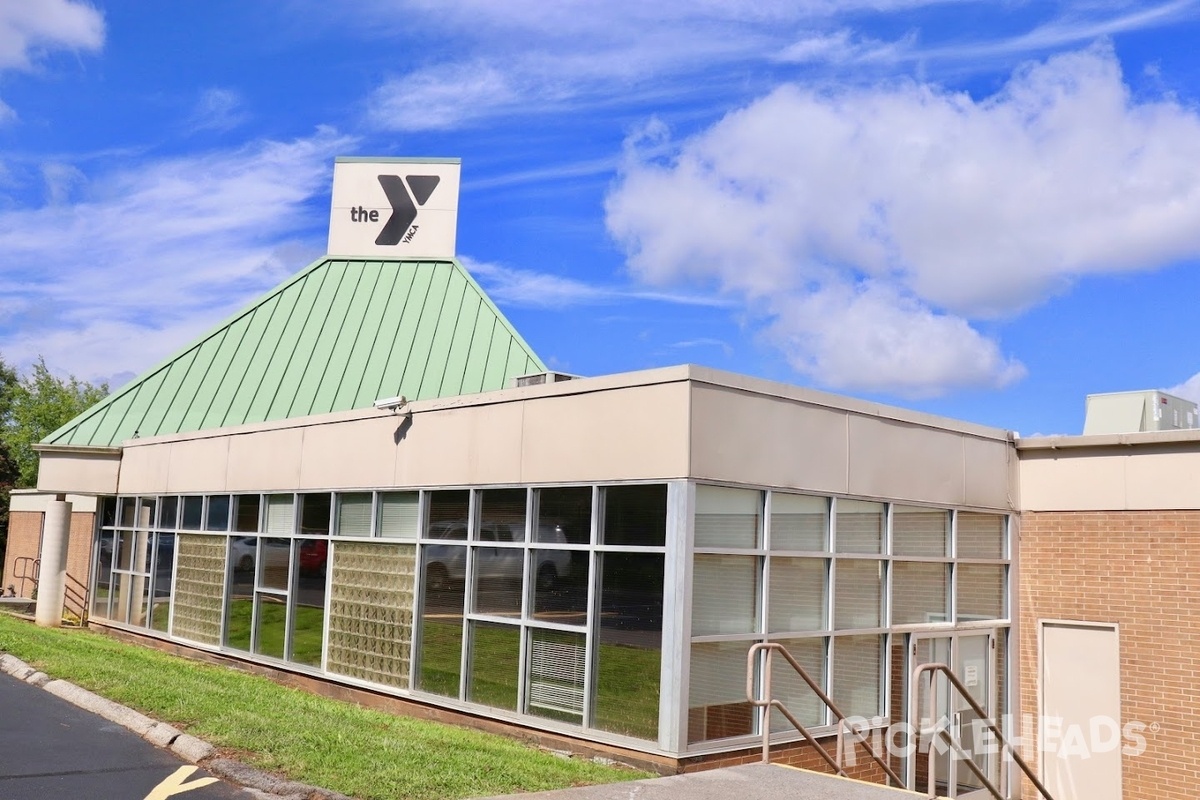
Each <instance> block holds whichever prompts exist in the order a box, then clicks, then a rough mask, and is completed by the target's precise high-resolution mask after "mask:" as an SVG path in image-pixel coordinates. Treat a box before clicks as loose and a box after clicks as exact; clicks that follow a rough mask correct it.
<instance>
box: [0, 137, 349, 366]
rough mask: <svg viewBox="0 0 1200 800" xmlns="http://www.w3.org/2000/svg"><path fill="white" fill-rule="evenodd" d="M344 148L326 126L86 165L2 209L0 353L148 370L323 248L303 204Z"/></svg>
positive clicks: (317, 191) (321, 187) (24, 359)
mask: <svg viewBox="0 0 1200 800" xmlns="http://www.w3.org/2000/svg"><path fill="white" fill-rule="evenodd" d="M352 146H353V141H352V140H351V139H348V138H347V137H344V136H341V135H339V134H338V133H336V132H335V131H332V130H329V129H321V130H318V131H317V132H316V133H315V134H314V135H312V136H309V137H306V138H301V139H297V140H293V141H289V142H273V141H257V142H252V143H250V144H248V145H246V146H244V147H241V148H237V149H231V150H222V151H216V152H211V153H206V154H200V155H195V156H187V157H180V158H170V159H160V160H157V161H147V162H141V163H139V164H137V165H136V166H133V167H130V168H127V169H123V170H117V171H112V172H104V173H100V174H95V175H89V176H86V185H84V187H83V189H82V190H80V191H82V193H83V194H84V196H83V197H82V198H81V199H78V200H77V201H74V202H63V201H62V198H61V197H59V198H57V200H58V201H57V202H50V203H48V204H46V205H44V206H42V207H40V208H35V209H12V210H3V211H0V250H2V251H3V252H4V253H5V258H4V260H3V262H0V298H2V299H0V353H2V354H3V355H4V357H5V359H6V360H7V361H9V362H11V363H17V364H28V363H29V362H31V361H32V360H33V359H35V358H36V357H37V356H38V355H39V354H41V355H44V356H45V357H46V361H47V363H48V364H49V365H50V366H51V368H53V369H55V370H56V371H62V372H72V373H74V374H76V375H79V376H80V377H83V378H88V379H94V378H97V377H105V376H108V375H114V374H119V373H131V372H132V373H139V372H141V371H143V370H144V369H145V368H146V366H147V362H148V360H151V359H157V358H163V357H165V356H167V355H169V354H170V352H171V351H173V350H174V349H176V348H178V347H180V346H182V345H183V344H185V343H186V342H187V341H189V340H190V339H191V338H193V337H195V336H196V335H198V334H199V333H201V332H202V331H204V330H205V329H207V328H209V327H211V326H212V325H213V324H215V323H216V322H217V321H219V320H220V319H221V318H223V317H224V316H226V315H228V314H231V313H233V312H234V311H236V310H238V309H239V308H240V307H242V306H243V305H244V304H245V303H246V302H247V301H248V300H250V299H252V298H253V297H254V296H255V295H257V294H258V293H260V292H262V291H264V290H266V289H269V288H270V287H272V286H274V285H275V284H276V283H278V282H279V281H280V280H281V279H282V278H284V277H285V276H286V275H287V274H289V273H291V272H293V271H294V270H295V268H296V266H297V265H298V264H300V265H303V264H304V263H306V262H305V261H304V258H306V257H307V258H308V259H310V260H311V259H312V258H315V257H316V256H318V255H319V254H320V253H321V252H323V241H321V239H322V237H323V235H324V231H323V230H319V231H318V230H314V228H320V227H321V223H320V222H317V224H316V225H314V224H312V223H313V221H314V220H320V219H321V217H320V213H319V212H318V211H315V209H314V208H313V207H312V205H310V203H311V201H314V199H315V198H318V197H321V196H323V195H325V193H326V192H327V191H328V186H329V175H330V169H331V167H332V164H333V158H334V156H335V155H336V154H337V153H340V152H344V151H345V150H347V149H349V148H350V147H352ZM75 173H77V174H76V175H75V178H76V179H77V180H79V181H82V180H84V176H83V173H81V172H79V171H78V170H75ZM320 207H321V206H319V205H318V206H316V208H320Z"/></svg>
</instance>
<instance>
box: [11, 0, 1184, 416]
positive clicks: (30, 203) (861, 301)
mask: <svg viewBox="0 0 1200 800" xmlns="http://www.w3.org/2000/svg"><path fill="white" fill-rule="evenodd" d="M1196 41H1200V2H1192V1H1190V0H1186V1H1185V0H1176V1H1175V2H1162V3H1137V2H1120V1H1118V0H1112V1H1107V0H1079V1H1078V2H1059V3H1053V2H1019V1H1018V0H1012V2H969V1H967V0H942V1H941V2H925V1H923V0H849V1H848V2H834V0H825V1H822V0H792V1H791V2H775V1H774V0H757V1H756V2H754V3H749V2H725V1H723V0H697V1H696V2H671V1H670V0H668V1H667V2H660V3H644V2H639V1H637V0H607V1H606V2H599V1H597V2H590V3H584V2H550V1H549V0H505V2H492V1H491V0H463V1H462V2H452V1H451V0H443V1H442V2H435V1H433V0H414V1H412V2H402V1H401V0H354V2H347V3H329V2H326V1H323V0H279V1H278V2H247V1H246V0H238V2H233V1H232V0H205V1H204V2H194V1H192V0H187V1H181V2H172V3H146V2H134V0H122V1H119V2H118V1H114V2H101V1H100V0H93V2H90V3H88V2H83V0H36V2H30V0H0V252H3V253H4V257H3V259H2V260H0V354H3V356H4V357H5V359H6V360H8V361H10V362H14V363H17V364H19V365H28V364H29V363H31V362H32V361H33V360H34V359H36V358H37V357H38V356H39V355H42V356H44V357H45V359H46V361H47V363H48V364H49V365H50V366H51V368H52V369H54V370H55V371H57V372H60V373H64V374H65V373H68V372H70V373H74V374H76V375H78V376H80V377H83V378H87V379H91V380H109V381H110V382H112V383H114V384H119V383H121V382H123V381H125V380H128V379H129V378H131V377H132V376H133V375H136V374H137V373H139V372H141V371H142V370H144V369H146V368H147V367H149V366H151V365H152V364H154V363H156V362H158V361H159V360H161V359H163V358H165V357H167V356H168V355H170V354H171V353H172V352H174V351H175V350H177V349H178V348H180V347H182V346H183V345H184V344H186V343H187V342H188V341H190V340H191V339H192V338H194V337H195V336H197V335H198V334H200V333H202V332H203V331H205V330H207V329H208V328H210V327H212V326H213V325H214V324H216V323H217V322H219V321H220V320H222V319H224V318H225V317H227V316H228V315H230V314H231V313H233V312H234V311H236V310H237V309H238V308H240V307H242V306H244V305H245V304H246V303H248V302H249V301H251V300H252V299H253V298H255V297H256V296H258V295H259V294H260V293H262V292H264V291H266V290H268V289H269V288H271V287H272V286H274V285H275V284H276V283H278V282H279V281H281V280H282V279H284V278H285V277H287V276H288V275H290V274H292V273H293V272H295V271H297V270H299V269H301V268H302V267H304V266H306V265H307V264H308V263H310V261H311V260H313V259H314V258H316V257H317V256H319V255H320V254H321V253H322V252H323V249H324V244H325V235H326V226H327V221H328V209H329V186H330V176H331V169H332V163H333V159H334V157H335V156H337V155H386V156H457V157H461V158H462V161H463V174H462V175H463V183H462V195H461V205H460V213H459V233H458V249H459V253H460V255H461V257H462V258H463V260H464V263H465V264H467V266H468V268H469V269H471V270H472V271H473V272H474V273H475V274H476V276H477V277H478V278H479V280H480V282H481V283H482V284H483V285H484V287H485V288H487V289H488V290H489V292H490V293H491V294H492V296H493V297H494V298H495V299H496V301H497V302H498V304H499V305H500V306H501V308H502V309H503V310H504V311H505V313H506V314H507V315H508V316H509V317H510V319H511V320H512V321H513V323H514V324H515V325H516V326H517V328H518V329H519V330H520V331H521V332H522V333H523V335H524V336H525V338H526V339H527V340H528V341H529V342H530V344H531V345H532V346H533V347H534V348H535V350H537V351H538V352H539V353H540V354H541V355H542V357H543V358H544V359H546V360H547V361H548V362H549V363H550V364H551V365H552V366H553V367H555V368H558V369H562V370H565V371H569V372H576V373H580V374H584V375H595V374H604V373H609V372H617V371H625V370H633V369H641V368H647V367H655V366H665V365H669V364H677V363H686V362H691V363H698V364H705V365H708V366H713V367H718V368H722V369H730V370H734V371H738V372H744V373H749V374H753V375H759V376H763V377H767V378H771V379H775V380H781V381H786V382H789V383H796V384H801V385H806V386H813V387H817V388H821V389H826V390H829V391H835V392H842V393H846V394H852V395H855V396H859V397H865V398H868V399H872V400H878V401H881V402H887V403H895V404H899V405H903V406H906V407H910V408H917V409H921V410H926V411H930V412H933V413H938V414H945V415H949V416H953V417H958V418H962V419H967V420H972V421H976V422H982V423H986V424H991V425H997V426H1001V427H1006V428H1010V429H1015V430H1018V431H1020V432H1022V433H1023V434H1026V435H1029V434H1033V433H1045V434H1049V433H1077V432H1078V431H1079V430H1080V429H1081V428H1082V422H1083V403H1084V397H1085V395H1086V394H1088V393H1089V392H1101V391H1122V390H1132V389H1143V388H1168V389H1173V390H1175V391H1178V392H1180V393H1183V394H1186V395H1189V396H1192V397H1193V398H1195V399H1200V376H1198V373H1200V350H1198V349H1197V348H1196V347H1195V344H1194V342H1195V339H1196V330H1197V326H1196V312H1195V310H1194V309H1195V307H1196V301H1197V299H1198V298H1200V269H1198V268H1197V267H1198V266H1200V55H1196V49H1195V47H1194V43H1195V42H1196Z"/></svg>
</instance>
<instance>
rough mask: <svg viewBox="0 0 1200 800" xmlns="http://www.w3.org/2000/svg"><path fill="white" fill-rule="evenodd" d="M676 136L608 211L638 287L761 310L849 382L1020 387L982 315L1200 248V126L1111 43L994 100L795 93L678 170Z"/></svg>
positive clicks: (739, 115)
mask: <svg viewBox="0 0 1200 800" xmlns="http://www.w3.org/2000/svg"><path fill="white" fill-rule="evenodd" d="M661 136H662V134H661V131H657V130H655V129H651V131H650V133H649V135H648V140H649V145H650V152H651V155H643V152H642V150H641V149H640V148H641V143H640V142H638V141H635V142H633V143H632V144H631V146H630V150H629V153H628V155H627V162H626V164H625V166H624V167H623V173H622V176H621V179H620V182H619V183H618V185H617V186H616V187H615V189H614V190H613V192H612V193H611V194H610V196H609V198H608V202H607V214H608V216H607V222H608V226H609V229H610V231H611V232H612V234H613V235H614V236H615V237H616V238H617V240H618V241H619V242H620V243H621V244H622V245H623V246H624V248H625V249H626V251H627V253H628V256H629V264H630V267H631V269H632V270H633V271H634V273H635V275H637V276H639V277H641V278H642V279H644V280H646V281H649V282H651V283H653V284H657V285H662V286H679V285H689V284H691V285H694V284H700V285H706V286H707V285H712V284H716V285H717V286H719V287H720V288H721V289H722V290H724V291H726V292H728V293H730V294H731V295H733V296H737V297H740V298H742V299H743V300H744V302H746V303H747V304H748V305H749V306H750V307H751V308H753V309H755V310H757V311H759V312H760V313H763V314H765V315H767V316H768V317H770V318H771V319H773V320H774V321H773V322H772V323H771V324H770V328H769V336H770V337H771V338H772V340H774V341H776V342H777V343H780V344H781V345H782V346H783V347H784V349H785V352H786V353H787V354H788V357H789V359H790V360H791V361H792V363H793V364H794V365H795V366H796V367H797V368H798V369H800V370H801V371H802V372H804V373H806V374H808V375H810V376H812V377H813V378H815V379H816V380H818V381H820V382H822V383H825V384H828V385H830V386H835V387H846V388H875V389H889V388H890V389H891V390H894V391H902V392H904V393H907V394H921V393H936V392H938V391H941V390H945V389H947V388H951V387H959V386H988V385H992V386H996V385H1003V384H1004V383H1006V382H1009V381H1011V380H1014V379H1015V378H1017V377H1019V376H1020V374H1021V369H1022V368H1021V367H1020V365H1019V364H1018V363H1017V362H1015V361H1013V360H1011V359H1009V358H1005V357H1004V356H1002V355H1001V354H1000V350H999V346H998V345H997V343H996V342H995V341H992V340H990V339H988V338H987V337H986V336H984V335H983V334H981V333H979V332H978V331H977V330H975V329H973V328H972V327H971V326H970V324H969V322H968V320H970V319H979V318H985V317H1001V318H1003V317H1008V316H1011V315H1014V314H1016V313H1019V312H1020V311H1021V310H1023V309H1025V308H1027V307H1029V306H1031V305H1033V304H1036V303H1038V302H1040V301H1042V300H1044V299H1045V298H1046V297H1048V296H1049V295H1050V294H1051V293H1053V292H1055V291H1060V290H1062V289H1064V288H1065V287H1067V286H1069V285H1070V283H1071V282H1072V281H1073V280H1074V279H1076V278H1078V277H1080V276H1083V275H1089V274H1097V273H1109V272H1120V271H1135V270H1146V269H1153V268H1156V267H1158V266H1161V265H1163V264H1166V263H1171V262H1173V261H1176V260H1180V259H1183V258H1187V257H1191V256H1196V255H1200V225H1197V224H1196V220H1197V219H1200V116H1198V115H1197V113H1196V111H1195V110H1193V109H1190V108H1187V107H1184V106H1182V105H1180V104H1178V103H1177V102H1175V101H1173V100H1171V99H1164V100H1158V101H1136V100H1134V99H1133V98H1132V97H1131V96H1130V92H1129V90H1128V88H1127V87H1126V86H1125V85H1124V83H1123V80H1122V75H1121V71H1120V67H1119V65H1118V63H1117V60H1116V58H1115V56H1114V55H1113V53H1112V52H1111V50H1110V49H1108V48H1106V47H1104V46H1097V47H1093V48H1091V49H1088V50H1085V51H1082V52H1076V53H1069V54H1065V55H1060V56H1057V57H1054V58H1051V59H1049V60H1048V61H1046V62H1044V63H1036V64H1030V65H1026V66H1024V67H1022V68H1020V69H1018V70H1017V71H1016V72H1015V73H1014V74H1013V76H1012V78H1011V80H1010V81H1009V83H1008V84H1007V86H1005V87H1004V88H1003V89H1002V90H1001V91H1000V92H999V93H997V94H996V95H994V96H992V97H987V98H983V99H978V100H977V99H973V98H971V97H969V96H967V95H966V94H962V93H955V92H950V91H946V90H943V89H941V88H939V87H937V86H933V85H928V84H918V83H915V82H911V81H898V82H893V83H888V84H883V85H877V86H875V87H871V88H858V89H845V90H841V91H835V92H829V91H823V92H819V91H815V90H812V89H806V88H803V87H799V86H795V85H787V86H783V87H781V88H780V89H778V90H776V91H775V92H772V93H771V94H770V95H768V96H767V97H764V98H763V99H761V100H759V101H757V102H755V103H753V104H751V105H750V106H748V107H746V108H744V109H741V110H739V111H736V112H733V113H731V114H729V115H727V116H726V117H725V118H724V119H723V120H721V121H720V122H719V123H717V124H716V125H714V126H712V127H711V128H710V129H708V130H706V131H704V132H703V133H701V134H700V135H697V136H695V137H693V138H691V139H688V140H685V141H683V142H681V143H677V144H676V145H675V152H674V155H673V157H671V158H669V159H663V158H662V157H661V156H659V155H658V153H660V152H661V148H662V145H663V142H662V141H661ZM817 314H819V315H821V320H825V319H827V320H830V322H828V323H826V322H823V321H821V320H818V319H815V318H814V315H817ZM835 323H840V324H842V327H840V328H837V329H833V328H832V326H833V325H834V324H835ZM850 324H853V325H856V326H861V327H862V328H863V330H849V329H847V328H846V327H845V326H847V325H850ZM888 364H890V365H891V368H887V369H885V366H886V365H888Z"/></svg>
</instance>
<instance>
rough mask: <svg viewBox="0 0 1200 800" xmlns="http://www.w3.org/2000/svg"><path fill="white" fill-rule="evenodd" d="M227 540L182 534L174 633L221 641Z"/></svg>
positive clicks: (212, 642) (180, 635)
mask: <svg viewBox="0 0 1200 800" xmlns="http://www.w3.org/2000/svg"><path fill="white" fill-rule="evenodd" d="M188 499H192V498H188ZM197 499H198V498H197ZM225 541H226V540H225V538H224V537H222V536H194V535H180V536H179V537H178V542H177V543H176V547H177V548H178V549H179V554H178V561H179V566H178V569H177V571H176V574H175V620H174V624H173V626H172V629H171V633H172V635H174V636H178V637H180V638H182V639H190V640H191V641H193V642H200V643H201V644H212V645H216V644H220V642H221V611H222V605H223V600H224V596H225Z"/></svg>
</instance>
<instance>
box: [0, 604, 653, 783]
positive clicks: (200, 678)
mask: <svg viewBox="0 0 1200 800" xmlns="http://www.w3.org/2000/svg"><path fill="white" fill-rule="evenodd" d="M0 650H2V651H5V652H8V653H11V654H13V655H15V656H16V657H18V658H21V659H23V660H25V661H27V662H29V663H30V664H31V665H33V666H35V667H37V668H38V669H41V670H44V671H45V672H47V673H48V674H50V675H52V676H54V677H56V678H63V679H65V680H69V681H72V682H74V683H77V684H79V685H80V686H83V687H85V688H87V689H90V690H92V691H94V692H97V693H98V694H101V695H103V696H105V697H108V698H111V699H113V700H115V701H117V702H120V703H124V704H126V705H129V706H131V707H133V708H136V709H138V710H140V711H142V712H144V713H147V714H150V715H152V716H154V717H156V718H158V719H161V720H164V721H167V722H171V723H173V724H175V725H178V726H180V727H184V728H186V729H187V730H188V731H189V732H190V733H193V734H195V735H197V736H200V737H201V738H204V739H206V740H208V741H210V742H212V743H213V744H214V745H217V746H218V747H220V748H225V749H228V750H233V751H237V753H238V757H239V758H241V759H242V760H244V761H246V762H247V763H250V764H253V765H255V766H257V767H259V768H261V769H265V770H269V771H271V772H276V773H281V774H284V775H286V776H288V777H290V778H293V779H295V780H300V781H305V782H308V783H313V784H316V785H318V786H325V787H327V788H330V789H333V790H335V791H339V792H343V793H345V794H348V795H351V796H353V797H358V798H363V800H376V798H377V799H378V800H394V799H395V798H429V800H434V799H435V798H437V799H440V798H460V797H478V796H483V795H492V794H504V793H510V792H531V791H541V790H546V789H554V788H563V787H568V786H577V785H583V784H590V783H605V782H611V781H621V780H632V779H634V778H641V777H646V775H645V774H644V773H640V772H636V771H633V770H626V769H619V768H614V767H606V766H602V765H599V764H595V763H592V762H590V761H585V760H574V759H572V760H565V759H561V758H558V757H555V756H553V755H550V754H548V753H543V752H541V751H538V750H535V749H532V748H529V747H526V746H524V745H522V744H520V743H518V742H516V741H513V740H510V739H506V738H504V737H500V736H493V735H489V734H485V733H481V732H478V731H472V730H467V729H464V728H457V727H453V726H448V725H439V724H436V723H432V722H425V721H422V720H415V719H410V718H407V717H399V716H393V715H391V714H385V713H382V712H378V711H371V710H369V709H365V708H361V707H359V706H356V705H352V704H349V703H342V702H338V701H335V700H331V699H328V698H324V697H318V696H316V695H311V694H308V693H306V692H302V691H299V690H296V689H289V688H286V687H283V686H280V685H278V684H275V683H273V682H271V681H269V680H267V679H265V678H260V677H256V676H253V675H248V674H245V673H242V672H239V671H237V670H233V669H228V668H224V667H216V666H211V665H207V664H199V663H196V662H193V661H189V660H187V659H183V658H178V657H175V656H170V655H167V654H165V653H160V652H158V651H156V650H151V649H148V648H144V647H139V646H136V645H129V644H124V643H122V642H119V641H116V640H115V639H111V638H109V637H106V636H103V635H101V634H96V633H92V632H90V631H86V630H82V631H64V630H47V629H42V628H36V627H34V626H33V625H32V624H29V623H27V622H24V621H22V620H18V619H15V618H12V617H8V616H6V615H3V614H0Z"/></svg>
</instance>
